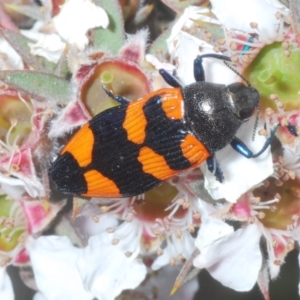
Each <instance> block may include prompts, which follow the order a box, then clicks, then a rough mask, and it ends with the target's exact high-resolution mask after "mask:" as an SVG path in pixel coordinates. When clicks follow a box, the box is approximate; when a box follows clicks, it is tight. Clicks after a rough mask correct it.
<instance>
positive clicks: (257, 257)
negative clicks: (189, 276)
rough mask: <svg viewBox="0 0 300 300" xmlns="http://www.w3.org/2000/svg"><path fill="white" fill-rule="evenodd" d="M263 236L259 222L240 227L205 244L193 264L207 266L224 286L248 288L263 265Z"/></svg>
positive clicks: (242, 289) (255, 279)
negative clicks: (260, 242) (261, 241)
mask: <svg viewBox="0 0 300 300" xmlns="http://www.w3.org/2000/svg"><path fill="white" fill-rule="evenodd" d="M260 236H261V233H260V231H259V230H258V227H257V226H256V225H249V226H247V227H245V228H242V229H238V230H237V231H235V232H234V233H232V234H230V235H226V236H224V238H222V239H219V240H217V241H216V242H214V243H213V244H211V245H210V246H208V247H206V248H204V249H203V251H202V252H201V254H200V255H198V256H197V257H196V258H195V259H194V265H195V266H196V267H197V268H200V269H202V268H206V269H207V271H208V272H209V273H210V274H211V276H212V277H213V278H215V279H216V280H218V281H220V282H221V283H222V284H223V285H224V286H227V287H229V288H232V289H235V290H236V291H241V292H242V291H249V290H250V289H251V288H252V287H253V286H254V284H255V283H256V281H257V279H258V275H259V271H260V268H261V265H262V255H261V252H260V246H259V241H260ZM245 258H246V259H245Z"/></svg>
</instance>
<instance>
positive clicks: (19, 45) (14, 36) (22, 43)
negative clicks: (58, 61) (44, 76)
mask: <svg viewBox="0 0 300 300" xmlns="http://www.w3.org/2000/svg"><path fill="white" fill-rule="evenodd" d="M0 33H2V34H3V36H4V37H5V38H6V40H7V41H8V42H9V43H10V45H11V46H12V47H13V48H14V49H15V50H16V52H17V53H18V54H19V55H20V56H21V57H22V59H23V61H24V62H25V63H26V64H27V65H29V66H31V67H32V68H33V69H35V70H36V71H42V72H50V73H51V72H53V69H54V66H55V65H54V63H52V62H49V61H48V60H47V59H45V58H43V57H41V56H34V55H32V54H31V53H30V48H29V46H28V43H34V42H33V41H32V40H30V39H28V38H27V37H25V36H24V35H22V34H20V33H19V32H17V31H12V30H9V29H7V28H5V27H3V26H1V25H0Z"/></svg>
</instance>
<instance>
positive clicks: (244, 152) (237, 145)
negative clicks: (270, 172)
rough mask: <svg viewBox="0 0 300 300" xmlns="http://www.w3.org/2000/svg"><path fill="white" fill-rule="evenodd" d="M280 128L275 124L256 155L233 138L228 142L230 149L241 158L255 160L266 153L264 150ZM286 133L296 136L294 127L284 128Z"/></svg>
mask: <svg viewBox="0 0 300 300" xmlns="http://www.w3.org/2000/svg"><path fill="white" fill-rule="evenodd" d="M279 126H280V124H277V125H276V126H275V127H274V128H273V129H272V131H271V134H270V136H269V137H268V138H267V140H266V141H265V144H264V145H263V147H262V148H261V150H260V151H258V152H257V153H256V154H253V152H252V151H251V150H250V149H249V148H248V147H247V146H246V144H245V143H243V142H242V141H241V140H240V139H239V138H237V137H234V138H233V140H232V141H231V142H230V145H231V147H232V148H233V149H234V150H236V151H237V152H238V153H240V154H242V155H243V156H245V157H247V158H255V157H258V156H260V155H261V154H262V153H264V152H265V151H266V149H267V148H268V147H269V146H270V144H271V143H272V141H273V139H274V137H275V134H276V131H277V129H278V127H279ZM286 127H287V129H288V131H289V132H290V133H291V134H292V135H294V136H298V134H297V129H296V127H295V126H294V125H287V126H286Z"/></svg>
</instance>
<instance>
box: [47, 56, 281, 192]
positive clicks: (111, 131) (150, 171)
mask: <svg viewBox="0 0 300 300" xmlns="http://www.w3.org/2000/svg"><path fill="white" fill-rule="evenodd" d="M207 57H210V58H213V59H221V60H223V61H224V62H230V61H231V59H230V58H229V57H227V56H223V55H218V54H204V55H201V56H198V57H197V58H196V59H195V61H194V77H195V80H196V82H195V83H192V84H190V85H187V86H184V87H183V86H182V85H181V84H180V82H179V81H178V80H177V79H176V78H175V77H173V76H172V75H171V74H169V73H168V72H166V71H165V70H163V69H161V70H160V74H161V75H162V77H163V78H164V80H165V81H166V82H167V83H168V84H169V85H170V86H172V87H173V88H163V89H160V90H158V91H155V92H153V93H150V94H148V95H146V96H144V97H142V98H141V99H138V100H135V101H128V100H127V99H125V98H123V97H121V96H116V95H114V94H113V93H112V92H111V91H109V90H107V89H106V88H105V87H104V89H105V91H106V93H107V94H108V95H109V96H110V97H111V98H113V99H115V100H116V101H118V102H119V103H120V105H119V106H117V107H113V108H110V109H107V110H105V111H103V112H101V113H99V114H98V115H96V116H95V117H94V118H92V119H91V120H90V121H89V122H88V123H86V124H85V125H83V126H82V127H81V128H80V129H79V130H78V131H77V133H75V135H74V136H73V137H72V138H71V140H70V141H69V142H68V143H67V144H66V146H65V147H64V148H63V149H62V150H61V152H60V154H59V155H58V157H57V158H56V160H55V161H54V162H53V164H52V165H51V167H50V169H49V177H50V178H51V180H52V181H53V182H54V183H55V185H56V188H57V189H58V190H59V191H61V192H63V193H65V194H73V195H81V196H86V197H104V198H110V197H129V196H135V195H138V194H142V193H144V192H146V191H148V190H150V189H152V188H154V187H156V186H158V185H159V184H160V183H161V182H162V181H164V180H167V179H169V178H171V177H173V176H175V175H177V174H179V173H181V172H184V171H187V170H190V169H193V168H196V167H198V166H199V165H200V164H201V163H203V162H204V161H206V162H207V165H208V169H209V170H210V171H211V172H213V173H214V174H215V176H216V179H217V180H219V181H220V182H222V181H223V179H224V178H223V174H222V171H221V168H220V166H219V164H218V163H217V161H216V159H215V155H214V154H215V152H216V151H218V150H220V149H222V148H224V147H225V146H226V145H227V144H230V145H231V146H232V147H233V149H235V150H236V151H238V152H239V153H240V154H241V155H243V156H245V157H247V158H253V157H257V156H259V155H260V154H261V153H263V152H264V151H265V150H266V149H267V147H268V146H269V145H270V143H271V141H272V139H273V138H274V136H275V132H276V129H277V127H278V126H279V125H277V126H275V127H274V129H273V130H272V132H271V134H270V137H269V138H268V139H266V142H265V144H264V145H263V147H262V149H261V151H259V152H258V153H256V154H253V153H252V151H251V150H250V149H249V148H248V147H247V146H246V145H245V144H244V143H243V142H242V141H241V140H240V139H238V138H237V137H235V134H236V132H237V130H238V129H239V127H240V126H241V124H242V123H243V122H245V121H247V120H248V119H249V118H250V117H251V116H252V115H253V113H254V112H255V110H256V109H257V108H258V104H259V100H260V97H259V93H258V91H257V90H256V89H255V88H253V87H251V86H250V84H249V83H247V85H245V84H243V83H240V82H235V83H232V84H230V85H227V86H226V85H223V84H216V83H209V82H205V74H204V69H203V66H202V60H203V59H204V58H207ZM227 66H229V65H228V63H227ZM233 70H234V69H233ZM240 76H241V75H240ZM241 77H242V76H241Z"/></svg>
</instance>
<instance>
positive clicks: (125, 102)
mask: <svg viewBox="0 0 300 300" xmlns="http://www.w3.org/2000/svg"><path fill="white" fill-rule="evenodd" d="M102 87H103V90H104V92H105V93H106V94H107V96H108V97H110V98H112V99H114V100H116V101H118V102H119V103H120V104H127V103H128V102H130V101H129V100H128V99H126V98H124V97H121V96H116V95H114V94H113V92H112V91H110V90H109V89H108V88H107V87H106V86H105V84H102Z"/></svg>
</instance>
